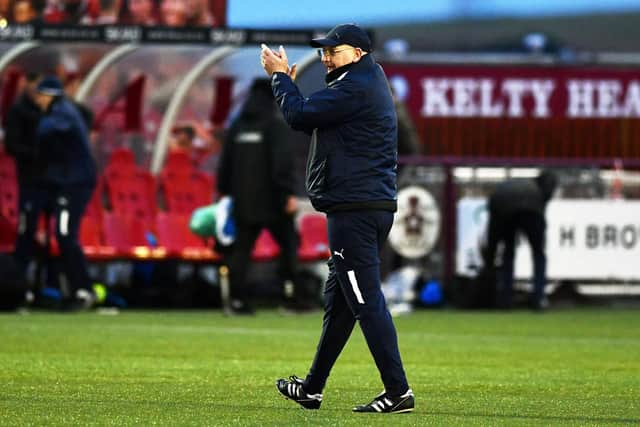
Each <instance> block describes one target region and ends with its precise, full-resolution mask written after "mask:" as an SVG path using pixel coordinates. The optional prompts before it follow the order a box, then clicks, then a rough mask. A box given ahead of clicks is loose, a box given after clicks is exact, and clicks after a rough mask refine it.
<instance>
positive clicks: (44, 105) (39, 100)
mask: <svg viewBox="0 0 640 427" xmlns="http://www.w3.org/2000/svg"><path fill="white" fill-rule="evenodd" d="M51 101H53V96H51V95H46V94H44V93H42V92H37V93H36V99H35V102H36V104H38V106H39V107H40V109H41V110H42V111H47V110H48V109H49V105H51Z"/></svg>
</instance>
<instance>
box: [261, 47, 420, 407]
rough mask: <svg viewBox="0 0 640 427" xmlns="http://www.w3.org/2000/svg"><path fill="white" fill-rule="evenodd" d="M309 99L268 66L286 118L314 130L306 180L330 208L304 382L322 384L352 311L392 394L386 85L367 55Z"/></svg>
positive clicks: (391, 142) (396, 359)
mask: <svg viewBox="0 0 640 427" xmlns="http://www.w3.org/2000/svg"><path fill="white" fill-rule="evenodd" d="M326 81H327V87H326V88H325V89H323V90H320V91H318V92H315V93H313V94H312V95H311V96H310V97H308V98H305V97H304V96H303V95H302V94H301V92H300V90H299V89H298V87H297V86H296V85H295V84H294V83H293V81H292V80H291V78H289V76H287V75H286V74H284V73H274V74H273V76H272V81H271V84H272V89H273V93H274V95H275V97H276V101H277V102H278V105H279V106H280V109H281V110H282V112H283V115H284V118H285V120H286V121H287V122H288V123H289V125H290V126H291V127H293V128H294V129H297V130H302V131H304V132H307V133H309V134H311V136H312V138H311V146H310V150H309V157H308V161H307V175H306V188H307V192H308V194H309V198H310V200H311V203H312V204H313V206H314V207H315V208H316V209H317V210H319V211H322V212H326V213H327V220H328V231H329V245H330V248H331V254H332V255H331V259H330V261H329V267H330V273H329V277H328V279H327V283H326V286H325V315H324V324H323V331H322V335H321V338H320V343H319V344H318V348H317V351H316V355H315V359H314V361H313V364H312V366H311V369H310V371H309V374H308V375H307V377H306V379H305V382H304V384H303V387H304V389H305V390H306V391H307V393H319V392H321V391H322V389H323V388H324V386H325V383H326V380H327V378H328V376H329V373H330V371H331V368H332V367H333V364H334V363H335V361H336V359H337V358H338V356H339V354H340V352H341V351H342V348H343V347H344V345H345V344H346V342H347V340H348V339H349V336H350V334H351V331H352V330H353V327H354V326H355V322H356V320H358V321H359V323H360V327H361V329H362V331H363V333H364V336H365V338H366V340H367V344H368V345H369V349H370V350H371V353H372V355H373V358H374V360H375V362H376V365H377V367H378V370H379V371H380V375H381V378H382V382H383V383H384V386H385V390H386V391H387V393H389V394H390V395H391V396H399V395H401V394H403V393H405V392H406V391H407V389H408V388H409V387H408V384H407V380H406V377H405V373H404V369H403V367H402V361H401V359H400V354H399V351H398V344H397V336H396V331H395V327H394V325H393V322H392V320H391V316H390V314H389V312H388V311H387V309H386V305H385V301H384V296H383V295H382V290H381V288H380V269H379V264H380V259H379V252H380V249H381V247H382V245H383V243H384V242H385V241H386V238H387V235H388V233H389V230H390V229H391V225H392V223H393V212H394V211H395V210H396V167H397V165H396V160H397V119H396V113H395V109H394V106H393V101H392V97H391V91H390V88H389V84H388V82H387V79H386V77H385V75H384V72H383V71H382V68H381V67H380V66H379V65H378V64H376V63H375V61H374V59H373V57H372V55H370V54H368V55H364V56H363V57H362V58H361V59H360V61H358V62H355V63H352V64H348V65H345V66H343V67H340V68H338V69H335V70H333V71H332V72H330V73H329V74H327V76H326Z"/></svg>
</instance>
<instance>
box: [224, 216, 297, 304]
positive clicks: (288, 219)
mask: <svg viewBox="0 0 640 427" xmlns="http://www.w3.org/2000/svg"><path fill="white" fill-rule="evenodd" d="M263 228H266V229H267V230H269V232H270V233H271V235H272V236H273V238H274V239H275V241H276V242H277V243H278V245H279V246H280V257H279V259H278V278H279V279H282V280H283V281H286V280H291V281H292V282H294V286H295V277H296V273H297V268H298V264H297V263H298V258H297V257H298V234H297V233H296V229H295V224H294V222H293V217H292V216H283V217H280V218H279V219H278V220H276V221H274V222H270V223H266V224H249V223H243V222H242V221H238V220H236V239H235V241H234V242H233V246H232V249H231V255H230V258H229V275H230V276H229V279H230V281H231V289H230V294H231V298H232V299H234V300H240V301H242V302H244V303H247V302H248V301H249V300H250V299H251V297H252V294H253V292H252V290H251V289H250V287H249V285H248V283H247V273H248V270H249V265H250V263H251V253H252V250H253V246H254V244H255V242H256V240H257V239H258V236H259V235H260V231H262V229H263ZM295 292H296V290H295V288H294V293H295Z"/></svg>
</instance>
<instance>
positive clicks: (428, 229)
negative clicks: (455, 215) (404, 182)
mask: <svg viewBox="0 0 640 427" xmlns="http://www.w3.org/2000/svg"><path fill="white" fill-rule="evenodd" d="M439 235H440V210H439V209H438V205H437V204H436V201H435V199H434V198H433V196H432V195H431V193H429V192H428V191H427V190H425V189H424V188H422V187H418V186H415V185H413V186H409V187H406V188H403V189H402V190H400V191H399V192H398V211H397V212H396V214H395V217H394V219H393V227H391V231H390V233H389V243H390V244H391V247H392V248H393V249H394V250H395V251H396V252H398V253H399V254H400V255H402V256H403V257H405V258H420V257H422V256H425V255H426V254H428V253H429V252H430V251H431V249H433V246H434V245H435V244H436V242H437V241H438V236H439Z"/></svg>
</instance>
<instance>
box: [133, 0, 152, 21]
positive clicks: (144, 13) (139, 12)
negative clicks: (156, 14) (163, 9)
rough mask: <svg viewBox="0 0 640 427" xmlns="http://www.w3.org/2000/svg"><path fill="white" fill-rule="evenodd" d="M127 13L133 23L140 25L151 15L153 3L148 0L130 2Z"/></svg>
mask: <svg viewBox="0 0 640 427" xmlns="http://www.w3.org/2000/svg"><path fill="white" fill-rule="evenodd" d="M129 12H131V15H132V16H133V21H134V22H136V23H142V22H144V21H145V19H147V18H149V16H150V15H151V14H152V13H153V3H152V2H151V1H150V0H130V1H129Z"/></svg>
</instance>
